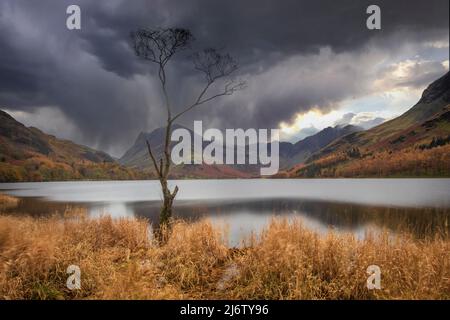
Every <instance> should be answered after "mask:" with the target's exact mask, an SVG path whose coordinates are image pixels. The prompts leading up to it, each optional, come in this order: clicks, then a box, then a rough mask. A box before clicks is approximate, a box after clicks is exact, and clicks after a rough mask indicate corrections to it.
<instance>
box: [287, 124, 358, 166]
mask: <svg viewBox="0 0 450 320" xmlns="http://www.w3.org/2000/svg"><path fill="white" fill-rule="evenodd" d="M362 130H363V129H362V128H360V127H357V126H353V125H346V126H343V127H342V126H335V127H327V128H325V129H323V130H321V131H319V132H318V133H316V134H314V135H312V136H309V137H306V138H305V139H303V140H300V141H298V142H297V143H295V144H293V145H292V148H291V151H290V153H289V154H288V155H287V156H285V159H284V164H283V167H287V166H288V165H293V164H298V163H303V162H304V161H306V159H307V158H308V157H310V156H311V155H312V154H314V153H315V152H317V151H319V150H320V149H322V148H323V147H325V146H326V145H328V144H329V143H331V142H333V141H334V140H336V139H338V138H340V137H343V136H346V135H348V134H350V133H354V132H359V131H362Z"/></svg>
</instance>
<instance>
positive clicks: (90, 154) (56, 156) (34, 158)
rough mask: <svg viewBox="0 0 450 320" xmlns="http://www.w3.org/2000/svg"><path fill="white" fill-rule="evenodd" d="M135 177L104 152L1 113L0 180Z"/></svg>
mask: <svg viewBox="0 0 450 320" xmlns="http://www.w3.org/2000/svg"><path fill="white" fill-rule="evenodd" d="M135 177H136V174H135V173H134V172H133V171H132V170H129V169H127V168H124V167H122V166H120V165H118V164H117V163H116V162H115V161H114V159H113V158H112V157H111V156H109V155H108V154H106V153H104V152H101V151H97V150H94V149H91V148H88V147H86V146H81V145H78V144H75V143H73V142H71V141H68V140H61V139H58V138H56V137H54V136H52V135H48V134H45V133H43V132H42V131H40V130H39V129H37V128H34V127H26V126H24V125H23V124H22V123H20V122H18V121H16V120H15V119H14V118H13V117H11V116H10V115H9V114H8V113H6V112H4V111H1V110H0V181H3V182H4V181H42V180H44V181H50V180H68V179H130V178H135Z"/></svg>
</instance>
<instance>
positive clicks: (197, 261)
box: [0, 209, 450, 299]
mask: <svg viewBox="0 0 450 320" xmlns="http://www.w3.org/2000/svg"><path fill="white" fill-rule="evenodd" d="M224 230H226V228H225V227H217V226H213V225H212V224H211V223H210V222H209V221H206V220H202V221H198V222H193V223H187V222H183V221H176V222H174V223H173V231H172V233H170V234H167V239H168V240H167V242H166V243H165V244H164V245H159V244H158V243H156V242H155V241H154V240H153V237H152V232H151V227H150V225H149V223H148V221H146V220H144V219H136V218H119V219H113V218H111V217H109V216H103V217H100V218H90V217H88V216H87V215H86V214H85V213H84V212H83V211H82V210H80V209H72V210H69V211H67V212H66V214H65V217H64V218H61V216H51V217H39V218H33V217H23V216H21V217H19V216H12V215H2V216H0V298H1V299H183V298H184V299H449V298H450V241H449V239H448V238H445V237H443V236H436V237H434V238H426V239H414V238H413V237H410V236H408V235H407V234H405V235H401V236H393V235H391V234H388V233H387V232H386V233H384V234H376V235H375V234H374V235H367V236H366V237H365V239H364V240H359V239H356V238H355V237H353V236H352V235H351V234H336V233H334V232H332V231H330V232H329V233H328V234H327V235H326V236H323V235H320V236H319V235H318V234H316V233H314V232H312V231H310V230H308V229H306V228H305V227H304V226H303V225H302V222H301V221H300V220H296V219H293V220H292V219H291V220H289V221H288V220H285V219H273V220H272V221H271V223H270V224H269V225H268V226H267V228H266V229H265V230H264V231H263V232H262V233H261V234H260V235H259V236H258V237H257V236H253V237H251V238H249V239H247V240H246V242H245V246H242V247H240V248H229V246H228V245H227V241H226V238H227V237H226V232H225V231H224ZM69 265H77V266H79V268H80V270H81V289H79V290H69V289H68V288H67V286H66V281H67V278H68V276H69V275H68V274H67V273H66V270H67V267H68V266H69ZM369 265H377V266H379V267H380V269H381V289H380V290H377V289H375V290H368V289H367V287H366V281H367V278H368V276H369V275H368V274H367V272H366V270H367V267H368V266H369Z"/></svg>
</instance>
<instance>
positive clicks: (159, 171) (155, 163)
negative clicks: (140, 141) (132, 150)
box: [145, 140, 161, 177]
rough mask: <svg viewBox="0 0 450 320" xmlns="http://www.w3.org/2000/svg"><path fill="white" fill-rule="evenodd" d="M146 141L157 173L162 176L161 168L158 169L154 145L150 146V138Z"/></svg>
mask: <svg viewBox="0 0 450 320" xmlns="http://www.w3.org/2000/svg"><path fill="white" fill-rule="evenodd" d="M145 142H146V143H147V149H148V153H149V155H150V159H151V160H152V162H153V166H154V167H155V170H156V173H157V174H158V177H161V170H159V169H158V164H157V162H156V159H155V157H154V156H153V152H152V147H151V146H150V143H149V142H148V140H145Z"/></svg>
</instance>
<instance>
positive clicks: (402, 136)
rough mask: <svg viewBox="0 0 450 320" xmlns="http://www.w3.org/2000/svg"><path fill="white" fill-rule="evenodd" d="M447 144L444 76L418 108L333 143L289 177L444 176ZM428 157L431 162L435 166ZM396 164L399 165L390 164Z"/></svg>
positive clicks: (449, 101) (449, 114) (448, 80)
mask: <svg viewBox="0 0 450 320" xmlns="http://www.w3.org/2000/svg"><path fill="white" fill-rule="evenodd" d="M449 142H450V73H447V74H446V75H444V76H443V77H441V78H439V79H438V80H436V81H435V82H433V83H432V84H430V85H429V86H428V88H427V89H426V90H425V91H424V92H423V94H422V97H421V99H420V100H419V101H418V103H417V104H416V105H414V106H413V107H412V108H411V109H410V110H408V111H407V112H405V113H404V114H403V115H401V116H399V117H397V118H395V119H393V120H390V121H387V122H385V123H383V124H381V125H378V126H376V127H374V128H372V129H370V130H367V131H363V132H355V133H352V134H349V135H346V136H343V137H342V138H340V139H337V140H336V141H334V142H333V143H331V144H329V145H328V146H326V147H325V148H323V149H321V150H319V151H318V152H316V153H315V154H314V155H312V156H311V157H310V158H309V159H308V160H307V163H306V164H299V165H297V166H295V167H294V168H292V169H291V170H290V171H289V172H288V176H341V175H345V176H374V175H375V176H383V175H394V174H395V175H408V176H416V175H438V176H440V175H448V174H449V173H450V158H449V157H450V154H449V152H448V148H449V147H448V146H447V144H448V143H449ZM431 149H434V150H431ZM402 157H403V158H404V159H403V160H404V161H402V159H401V158H402ZM430 157H434V158H435V159H434V162H433V159H431V158H430ZM436 157H437V158H436ZM394 160H395V161H399V162H400V163H397V164H393V163H392V162H393V161H394ZM369 164H370V165H369ZM375 164H376V166H378V168H376V167H374V166H375ZM394 167H396V168H394ZM351 170H354V172H351ZM358 170H359V171H358Z"/></svg>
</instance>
